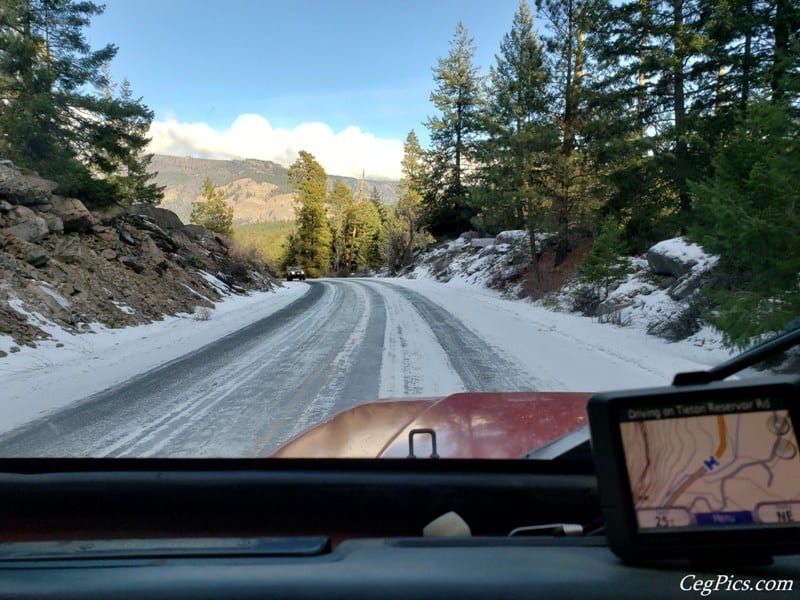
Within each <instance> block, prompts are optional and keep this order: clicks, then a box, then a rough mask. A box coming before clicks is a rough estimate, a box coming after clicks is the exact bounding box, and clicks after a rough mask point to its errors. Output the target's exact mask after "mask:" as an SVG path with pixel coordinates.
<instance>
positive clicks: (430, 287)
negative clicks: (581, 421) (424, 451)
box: [393, 279, 732, 391]
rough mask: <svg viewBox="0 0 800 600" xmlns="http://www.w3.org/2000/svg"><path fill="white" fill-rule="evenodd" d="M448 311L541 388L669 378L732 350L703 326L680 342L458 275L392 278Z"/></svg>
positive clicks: (615, 385)
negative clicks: (508, 294)
mask: <svg viewBox="0 0 800 600" xmlns="http://www.w3.org/2000/svg"><path fill="white" fill-rule="evenodd" d="M393 283H394V284H395V285H400V286H403V287H408V288H412V289H414V290H415V291H417V292H420V293H422V294H423V295H425V296H426V297H428V298H430V299H431V300H432V301H434V302H436V303H438V304H441V305H442V306H447V307H448V310H449V311H450V312H451V313H452V314H453V315H454V316H456V317H457V318H459V319H460V320H462V321H463V322H464V323H469V324H470V326H471V327H472V328H473V329H474V330H475V332H476V333H477V334H478V335H479V336H480V337H481V338H483V339H485V340H486V341H487V342H489V343H492V344H494V345H496V346H498V347H500V348H502V349H503V350H504V351H505V352H506V353H507V354H510V355H512V356H514V357H515V359H516V360H517V361H519V362H520V363H521V364H522V365H523V366H524V368H526V369H528V370H529V371H530V372H531V373H533V374H534V375H535V376H536V377H537V378H539V379H540V380H541V381H542V382H543V383H544V385H545V387H544V388H541V389H550V390H566V391H600V390H610V389H620V388H628V387H637V386H652V385H668V384H669V383H671V381H672V376H673V375H674V374H675V373H676V372H679V371H691V370H699V369H706V368H708V367H710V366H713V365H715V364H718V363H720V362H722V361H724V360H727V359H728V358H730V357H731V355H732V353H731V352H730V351H729V350H727V349H725V348H724V347H723V346H722V344H721V343H719V341H718V338H717V334H716V332H714V331H713V330H711V329H710V328H709V329H706V330H702V331H701V332H699V333H698V334H697V335H696V336H693V337H692V338H690V339H687V340H684V341H681V342H672V343H671V342H667V341H666V340H664V339H661V338H658V337H655V336H650V335H646V334H645V333H644V332H643V331H642V330H641V329H640V328H637V327H630V328H628V327H616V326H613V325H609V324H604V323H600V322H598V321H597V320H593V319H588V318H586V317H583V316H580V315H578V314H576V313H561V312H554V311H551V310H548V309H546V308H544V307H542V306H538V305H536V304H534V303H532V302H528V301H521V300H508V299H505V298H503V297H502V295H501V294H500V293H499V292H497V291H494V290H489V289H486V288H483V287H481V286H479V285H474V284H472V283H466V282H464V281H463V280H451V281H450V282H449V283H447V284H442V283H439V282H436V281H432V280H430V279H428V280H425V279H416V280H409V279H396V280H393Z"/></svg>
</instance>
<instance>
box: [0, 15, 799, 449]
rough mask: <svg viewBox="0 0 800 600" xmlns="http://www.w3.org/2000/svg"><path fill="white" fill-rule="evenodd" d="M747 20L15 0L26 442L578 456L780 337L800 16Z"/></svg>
mask: <svg viewBox="0 0 800 600" xmlns="http://www.w3.org/2000/svg"><path fill="white" fill-rule="evenodd" d="M701 5H702V10H700V7H701ZM731 6H733V8H731V7H728V6H727V5H725V6H723V5H722V4H715V3H710V4H709V3H700V2H691V1H687V2H683V3H666V2H644V3H643V2H639V1H638V0H635V1H634V0H631V1H610V0H609V1H592V2H588V1H587V2H584V1H580V0H570V1H566V0H563V1H562V0H537V1H535V2H530V3H528V2H525V1H522V2H520V1H519V0H495V1H494V2H485V1H483V0H475V1H463V0H459V1H449V0H443V1H437V2H425V1H422V0H419V1H418V0H412V1H403V2H399V1H389V2H383V3H374V2H361V1H355V0H354V1H349V0H344V1H339V2H322V1H318V2H313V1H312V2H280V3H279V2H263V1H244V0H233V1H231V0H228V1H226V2H222V1H219V2H218V1H210V2H194V1H192V2H189V1H186V2H184V1H177V0H176V1H171V2H161V1H155V0H152V1H140V2H128V1H124V0H108V1H107V2H106V3H105V5H104V6H100V5H99V4H93V3H91V2H75V1H71V0H22V1H18V2H4V3H3V8H2V12H1V13H0V98H1V100H0V377H1V378H2V383H0V456H2V457H33V456H47V457H252V458H257V457H258V458H266V457H277V456H313V457H342V456H346V457H387V458H392V457H393V458H402V457H406V456H407V455H408V454H409V453H413V454H415V455H418V456H422V457H427V456H430V455H432V453H433V450H434V442H435V443H436V452H437V453H438V456H441V457H444V458H487V457H491V458H522V457H531V458H553V457H555V456H558V455H559V454H560V453H563V452H566V451H568V450H569V449H570V448H572V447H574V446H575V444H579V443H581V442H583V441H585V440H586V439H587V438H588V432H587V429H586V425H587V418H586V410H585V406H586V402H587V400H588V397H589V396H590V395H591V393H593V392H598V391H603V390H612V389H624V388H633V387H646V386H656V385H667V384H669V383H670V382H671V381H672V378H673V376H674V375H675V373H677V372H685V371H697V370H705V369H708V368H709V367H711V366H713V365H715V364H718V363H720V362H722V361H724V360H726V359H728V358H729V357H730V356H731V355H732V354H733V353H734V352H735V351H736V350H737V349H738V348H743V347H747V346H749V345H751V344H752V343H754V342H756V341H758V340H759V339H761V338H762V337H763V336H765V335H768V334H770V333H771V332H775V331H779V330H780V329H781V328H782V327H783V326H784V324H785V323H787V322H788V321H789V320H790V319H791V318H793V317H795V316H797V315H798V314H800V214H799V212H798V211H799V210H800V209H799V208H798V207H800V195H799V194H800V192H799V191H798V189H799V188H798V186H797V181H798V180H800V160H798V155H799V154H800V147H799V146H798V144H800V142H798V140H800V136H799V135H798V133H800V121H799V120H798V108H800V103H799V102H798V101H799V100H800V98H799V97H798V93H800V64H799V63H798V52H797V48H798V43H799V42H798V33H797V27H796V24H797V22H798V12H797V8H796V7H793V6H792V5H791V3H770V2H758V1H756V2H748V3H733V5H731ZM793 365H794V368H796V362H795V363H792V362H791V361H789V362H787V363H782V364H776V365H772V367H773V368H777V369H784V370H785V369H787V368H789V369H791V368H793ZM412 430H417V433H416V434H414V435H411V432H412ZM420 430H421V431H420ZM410 438H413V439H410Z"/></svg>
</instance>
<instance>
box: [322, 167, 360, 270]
mask: <svg viewBox="0 0 800 600" xmlns="http://www.w3.org/2000/svg"><path fill="white" fill-rule="evenodd" d="M327 204H328V227H329V228H330V231H331V240H332V242H331V244H332V255H331V266H332V269H333V272H334V273H339V272H349V271H350V268H351V265H348V264H347V261H348V258H349V253H348V230H349V227H350V221H351V220H352V219H353V214H354V212H355V204H356V201H355V198H354V197H353V191H352V190H351V189H350V188H349V187H347V185H345V184H344V183H342V182H341V181H337V182H336V183H335V184H334V185H333V189H331V191H330V193H329V194H328V198H327Z"/></svg>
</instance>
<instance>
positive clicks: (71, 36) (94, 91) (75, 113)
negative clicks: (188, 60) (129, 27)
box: [0, 0, 161, 204]
mask: <svg viewBox="0 0 800 600" xmlns="http://www.w3.org/2000/svg"><path fill="white" fill-rule="evenodd" d="M102 10H103V8H102V7H101V6H98V5H97V4H95V3H93V2H90V1H80V2H77V1H74V0H0V152H2V154H3V155H4V156H5V157H7V158H10V159H12V160H13V161H14V162H15V163H17V164H19V165H21V166H24V167H28V168H31V169H33V170H36V171H37V172H39V173H40V174H41V175H43V176H44V177H48V178H50V179H54V180H56V181H57V182H58V183H59V184H60V186H59V191H60V192H61V193H65V194H71V195H79V196H81V197H82V199H83V200H84V201H87V202H89V203H93V204H106V203H112V202H117V201H121V202H122V203H130V202H131V201H132V200H141V201H149V202H156V201H158V200H159V199H160V197H161V190H160V189H159V188H158V187H157V186H154V185H152V184H151V183H149V180H150V179H151V178H152V175H149V176H148V175H147V174H146V166H147V162H148V159H147V157H146V155H144V156H142V155H141V150H142V148H143V147H144V145H145V144H146V143H147V140H146V137H145V135H146V133H145V132H146V127H149V123H150V120H151V119H152V113H151V112H150V111H149V110H148V109H147V108H146V107H145V106H143V105H142V104H141V102H140V101H133V100H132V97H131V96H128V97H127V98H124V97H121V98H114V97H113V96H112V95H109V94H108V93H107V92H108V90H109V89H110V82H109V80H108V64H109V62H110V61H111V59H112V58H113V57H114V55H115V54H116V52H117V48H116V47H115V46H113V45H111V44H109V45H106V46H105V47H103V48H101V49H100V50H97V51H93V50H92V49H91V48H90V47H89V45H88V43H87V42H86V38H85V36H84V34H83V29H84V28H85V27H87V26H88V25H89V23H90V20H91V18H92V17H93V16H96V15H98V14H101V13H102ZM128 93H129V92H128ZM133 195H136V196H137V198H133V197H132V196H133Z"/></svg>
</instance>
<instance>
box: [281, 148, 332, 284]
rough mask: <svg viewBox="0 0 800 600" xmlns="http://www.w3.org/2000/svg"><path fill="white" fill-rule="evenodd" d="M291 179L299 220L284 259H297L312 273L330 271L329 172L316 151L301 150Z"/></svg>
mask: <svg viewBox="0 0 800 600" xmlns="http://www.w3.org/2000/svg"><path fill="white" fill-rule="evenodd" d="M289 182H290V183H291V184H292V189H293V190H294V191H295V192H296V193H297V200H296V201H297V205H296V206H295V222H296V224H297V230H296V232H295V234H294V235H292V236H290V240H289V245H288V248H287V253H286V257H285V260H284V262H287V263H297V264H300V265H301V266H303V267H304V268H305V269H306V272H307V273H308V274H309V275H310V276H311V277H319V276H321V275H324V274H326V273H327V272H328V269H329V266H330V265H329V260H330V247H331V231H330V228H329V227H328V220H327V218H326V215H325V197H326V187H327V176H326V175H325V170H324V169H323V168H322V166H321V165H320V164H319V163H318V162H317V160H316V159H315V158H314V155H313V154H311V153H310V152H306V151H305V150H301V151H300V152H299V154H298V157H297V160H295V161H294V163H293V164H292V166H291V167H290V168H289Z"/></svg>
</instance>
